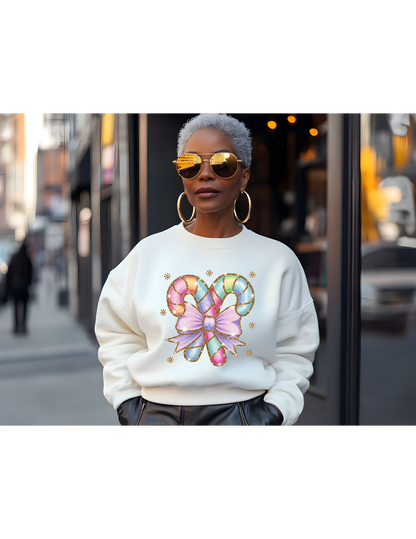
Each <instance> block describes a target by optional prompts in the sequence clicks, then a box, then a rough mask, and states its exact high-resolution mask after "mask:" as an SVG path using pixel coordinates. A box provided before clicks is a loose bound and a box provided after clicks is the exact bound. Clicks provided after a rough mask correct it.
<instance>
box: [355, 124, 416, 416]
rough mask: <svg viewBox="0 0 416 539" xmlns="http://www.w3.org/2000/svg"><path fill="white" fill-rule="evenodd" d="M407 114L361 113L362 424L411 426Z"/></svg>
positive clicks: (414, 232)
mask: <svg viewBox="0 0 416 539" xmlns="http://www.w3.org/2000/svg"><path fill="white" fill-rule="evenodd" d="M414 119H415V118H414V115H412V114H374V115H369V114H363V115H361V125H362V132H361V184H362V271H361V295H362V302H361V317H362V333H361V406H360V422H361V424H367V425H368V424H379V425H388V424H416V392H415V391H414V386H415V382H416V352H415V350H416V218H415V215H416V214H415V206H416V189H415V184H416V147H415V143H414V140H415V137H414V125H415V122H414Z"/></svg>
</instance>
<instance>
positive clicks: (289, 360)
mask: <svg viewBox="0 0 416 539" xmlns="http://www.w3.org/2000/svg"><path fill="white" fill-rule="evenodd" d="M318 346H319V327H318V319H317V316H316V311H315V307H314V303H313V300H312V298H311V296H310V293H309V288H308V284H307V281H306V277H305V274H304V272H303V269H302V267H301V265H300V263H299V261H298V260H297V258H296V259H295V257H294V256H293V257H292V264H291V267H290V268H289V269H288V271H287V272H286V274H285V275H284V277H283V279H282V283H281V302H280V308H279V320H278V323H277V335H276V359H275V361H274V362H273V363H272V364H271V366H272V367H273V369H274V370H275V372H276V382H275V384H274V385H273V386H272V387H271V388H270V389H269V391H268V392H267V393H266V396H265V398H264V400H265V401H266V402H269V403H271V404H274V405H275V406H277V407H278V408H279V409H280V411H281V412H282V414H283V417H284V421H283V425H293V424H294V423H296V421H297V420H298V418H299V415H300V414H301V413H302V410H303V405H304V397H303V395H304V394H305V393H306V391H307V390H308V388H309V378H310V377H311V375H312V373H313V365H312V364H313V360H314V358H315V352H316V350H317V348H318Z"/></svg>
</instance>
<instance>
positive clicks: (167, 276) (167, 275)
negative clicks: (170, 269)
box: [164, 273, 170, 281]
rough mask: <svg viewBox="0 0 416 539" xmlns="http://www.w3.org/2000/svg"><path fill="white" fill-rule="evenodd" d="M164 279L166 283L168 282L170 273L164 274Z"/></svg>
mask: <svg viewBox="0 0 416 539" xmlns="http://www.w3.org/2000/svg"><path fill="white" fill-rule="evenodd" d="M164 277H165V279H166V280H167V281H169V279H170V273H165V275H164Z"/></svg>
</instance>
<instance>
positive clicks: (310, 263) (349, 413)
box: [68, 114, 416, 425]
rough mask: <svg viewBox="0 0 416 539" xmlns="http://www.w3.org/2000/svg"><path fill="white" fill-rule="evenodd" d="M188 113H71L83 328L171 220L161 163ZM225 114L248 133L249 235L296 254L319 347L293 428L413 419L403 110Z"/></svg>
mask: <svg viewBox="0 0 416 539" xmlns="http://www.w3.org/2000/svg"><path fill="white" fill-rule="evenodd" d="M192 116H194V114H128V115H127V114H93V115H85V114H83V115H78V114H77V115H68V118H69V125H70V128H69V133H70V134H69V141H68V178H69V180H70V191H71V211H70V230H71V238H72V239H71V249H70V305H71V310H72V311H73V313H74V314H75V315H76V316H77V317H78V319H79V320H80V321H81V322H82V323H83V324H84V325H85V327H86V328H87V329H88V330H89V331H91V332H92V330H93V324H94V319H95V309H96V305H97V302H98V297H99V294H100V291H101V288H102V285H103V284H104V282H105V280H106V278H107V275H108V273H109V271H110V270H111V269H112V268H113V267H115V266H116V265H117V264H118V263H119V262H120V261H121V260H122V259H123V258H124V257H125V256H126V255H127V254H128V252H129V251H130V250H131V248H132V247H133V246H134V245H135V244H136V243H137V242H138V241H139V240H140V239H142V238H144V237H146V236H147V235H150V234H154V233H157V232H160V231H162V230H164V229H166V228H168V227H170V226H172V225H174V224H176V223H178V220H179V218H178V215H177V211H176V201H177V198H178V196H179V194H180V193H181V192H182V190H183V189H182V184H181V179H180V177H179V176H178V174H177V173H176V171H175V168H174V166H173V164H172V160H174V159H175V158H176V138H177V134H178V131H179V129H180V128H181V126H182V125H183V124H184V122H186V121H187V120H188V119H189V118H191V117H192ZM233 116H235V117H236V118H238V119H239V120H242V121H243V122H244V123H245V124H246V125H247V126H248V127H249V128H250V130H251V132H252V135H253V163H252V167H251V177H250V182H249V186H248V189H247V190H248V192H249V194H250V196H251V199H252V203H253V211H252V217H251V218H250V220H249V221H248V222H247V224H246V226H247V227H248V228H250V229H252V230H253V231H254V232H257V233H259V234H262V235H265V236H268V237H270V238H273V239H276V240H278V241H281V242H283V243H285V244H287V245H288V246H289V247H290V248H292V249H293V250H294V252H295V253H296V254H297V256H298V257H299V259H300V261H301V263H302V265H303V267H304V269H305V273H306V275H307V278H308V282H309V286H310V291H311V294H312V296H313V298H314V300H315V305H316V309H317V312H318V318H319V324H320V331H321V345H320V348H319V350H318V352H317V355H316V361H315V373H314V375H313V377H312V379H311V387H310V389H309V391H308V392H307V394H306V400H305V403H306V404H305V410H304V413H303V414H302V415H301V418H300V420H299V423H298V424H309V425H311V424H315V425H316V424H323V425H324V424H329V425H332V424H388V423H384V421H387V418H388V422H389V423H391V424H409V423H410V424H414V423H415V422H416V413H415V412H414V410H416V402H415V401H416V399H415V397H414V396H413V393H412V392H411V391H410V387H411V381H415V376H416V375H415V371H414V369H415V367H414V356H413V355H412V354H413V353H412V349H413V346H414V345H413V344H412V343H414V344H416V342H415V339H416V324H415V310H416V294H415V290H416V283H414V281H412V275H413V274H414V273H416V272H415V271H414V270H416V263H415V261H414V253H415V252H416V246H415V245H414V238H415V237H416V233H415V230H414V207H415V197H414V193H415V187H414V186H415V180H416V174H415V173H414V169H416V159H415V156H416V151H415V149H414V142H413V140H414V137H413V131H414V118H413V115H365V114H362V115H343V114H328V115H326V114H287V115H286V114H285V115H283V114H233ZM399 116H403V117H399ZM403 178H405V179H403ZM237 209H238V211H240V212H241V214H242V215H244V212H245V207H244V204H243V203H241V207H240V206H239V205H238V206H237ZM183 211H184V213H185V215H188V213H187V212H189V215H190V213H191V208H190V207H189V206H187V205H186V202H184V204H183ZM367 251H368V253H367ZM377 261H378V262H377ZM397 283H402V284H403V286H402V287H401V288H400V286H397ZM394 285H395V286H394ZM362 289H363V290H364V291H365V292H366V293H368V294H369V297H367V296H365V295H364V296H362ZM381 327H386V328H387V329H388V331H383V332H382V333H380V331H379V330H380V328H381ZM393 328H396V330H397V332H398V333H394V331H393V332H390V330H392V329H393ZM398 335H401V337H400V339H399V340H398ZM399 341H400V344H398V343H399ZM381 342H382V343H383V344H380V343H381ZM400 347H401V348H400ZM399 348H400V350H401V356H400V360H399V361H397V358H396V356H397V353H398V349H399ZM377 357H378V358H380V360H378V359H377ZM393 358H396V359H393ZM399 364H400V365H399ZM394 365H396V367H397V366H398V365H399V368H398V369H395V368H394ZM412 369H413V370H412ZM387 372H388V373H389V375H388V376H387V375H386V373H387Z"/></svg>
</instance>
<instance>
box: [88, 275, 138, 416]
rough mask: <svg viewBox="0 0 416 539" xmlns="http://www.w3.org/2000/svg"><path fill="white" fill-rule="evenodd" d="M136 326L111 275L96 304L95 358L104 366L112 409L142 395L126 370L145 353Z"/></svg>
mask: <svg viewBox="0 0 416 539" xmlns="http://www.w3.org/2000/svg"><path fill="white" fill-rule="evenodd" d="M135 326H136V327H134V329H133V328H132V324H131V322H130V316H129V309H128V305H127V302H126V300H125V298H124V297H123V295H122V293H121V292H120V290H119V288H118V287H117V285H116V284H115V283H114V282H113V280H112V279H111V275H110V276H109V277H108V279H107V281H106V283H105V285H104V287H103V289H102V291H101V295H100V299H99V302H98V307H97V316H96V322H95V334H96V336H97V340H98V342H99V344H100V348H99V350H98V358H99V360H100V362H101V363H102V364H103V366H104V372H103V377H104V396H105V398H106V399H107V400H108V402H109V403H110V404H112V405H113V407H114V408H115V409H117V408H118V406H119V405H120V404H121V403H122V402H124V401H125V400H127V399H131V398H133V397H137V396H140V394H141V387H140V386H139V385H138V384H137V382H135V380H134V379H133V378H132V376H131V374H130V372H129V370H128V367H127V360H128V359H129V358H130V357H131V356H133V355H135V354H140V353H143V352H145V351H147V342H146V336H145V335H144V333H143V332H142V331H141V330H140V328H139V327H138V326H137V324H135Z"/></svg>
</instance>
